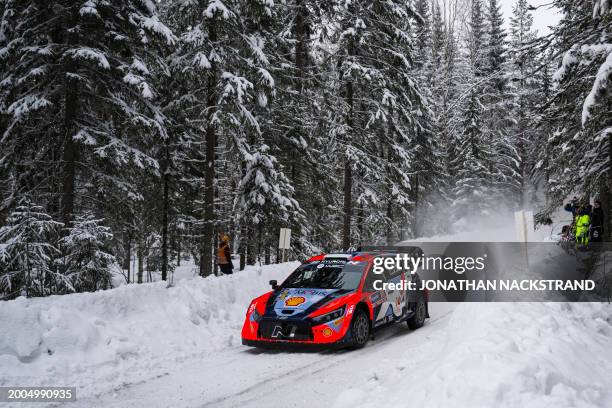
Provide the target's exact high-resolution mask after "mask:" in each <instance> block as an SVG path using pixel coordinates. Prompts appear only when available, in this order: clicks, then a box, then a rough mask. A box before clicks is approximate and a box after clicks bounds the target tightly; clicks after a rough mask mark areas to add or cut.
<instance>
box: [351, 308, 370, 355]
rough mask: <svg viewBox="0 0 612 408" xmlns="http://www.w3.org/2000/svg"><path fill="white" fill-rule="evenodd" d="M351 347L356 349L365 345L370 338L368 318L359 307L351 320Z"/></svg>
mask: <svg viewBox="0 0 612 408" xmlns="http://www.w3.org/2000/svg"><path fill="white" fill-rule="evenodd" d="M351 339H352V344H351V348H354V349H358V348H361V347H363V346H365V345H366V343H367V342H368V340H369V339H370V319H368V315H367V314H366V313H365V312H364V311H363V310H361V309H358V310H357V311H356V312H355V315H354V316H353V321H352V322H351Z"/></svg>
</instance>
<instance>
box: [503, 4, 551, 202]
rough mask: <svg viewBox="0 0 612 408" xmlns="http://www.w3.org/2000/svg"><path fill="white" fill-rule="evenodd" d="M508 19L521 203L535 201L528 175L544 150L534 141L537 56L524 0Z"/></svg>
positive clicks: (541, 129) (527, 9) (538, 97)
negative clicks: (539, 151)
mask: <svg viewBox="0 0 612 408" xmlns="http://www.w3.org/2000/svg"><path fill="white" fill-rule="evenodd" d="M512 11H513V14H512V16H511V17H510V42H509V58H510V60H511V62H512V66H511V70H512V81H513V82H512V83H513V84H514V86H513V87H514V90H515V99H516V109H515V112H516V114H515V118H514V119H515V126H514V129H515V130H514V134H515V137H516V148H517V154H518V156H519V157H520V165H519V172H520V178H519V180H520V182H521V188H520V189H521V193H522V200H521V202H522V203H523V204H526V203H527V202H536V194H535V193H536V191H535V190H536V186H534V185H533V184H532V183H531V180H530V178H531V177H530V175H531V174H532V173H533V167H534V165H535V163H536V160H537V158H536V155H537V152H538V148H540V147H545V146H541V145H539V144H538V143H537V142H538V141H539V140H540V139H541V136H540V134H539V133H538V132H541V131H543V128H542V127H540V128H538V129H537V130H536V126H534V125H535V124H539V123H540V121H539V114H538V113H537V112H536V106H537V104H538V103H539V102H540V94H539V89H538V87H537V85H538V82H537V81H538V78H537V76H534V75H531V68H530V64H531V62H532V61H534V60H536V61H537V58H538V56H537V55H534V53H533V48H532V47H531V45H532V44H533V43H534V42H535V40H536V33H535V32H534V31H532V25H533V16H532V15H531V13H530V11H529V4H528V3H527V1H526V0H518V1H517V2H516V4H515V5H514V7H513V8H512Z"/></svg>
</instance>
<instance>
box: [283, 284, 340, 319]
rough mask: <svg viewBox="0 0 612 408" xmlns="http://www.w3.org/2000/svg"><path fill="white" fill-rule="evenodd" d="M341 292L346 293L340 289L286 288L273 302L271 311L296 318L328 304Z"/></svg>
mask: <svg viewBox="0 0 612 408" xmlns="http://www.w3.org/2000/svg"><path fill="white" fill-rule="evenodd" d="M339 292H343V293H346V291H342V290H340V289H298V288H285V289H281V290H280V292H279V293H278V295H277V296H276V298H275V299H274V300H273V301H272V304H271V306H272V307H271V309H272V311H273V312H274V313H275V314H276V315H277V316H287V317H289V316H294V315H297V314H300V313H302V312H304V311H307V310H309V309H311V308H312V309H315V308H317V307H318V306H320V305H322V304H324V303H327V301H329V300H331V299H333V298H336V297H337V296H338V295H340V293H339ZM313 306H314V307H313Z"/></svg>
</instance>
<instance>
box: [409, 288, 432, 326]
mask: <svg viewBox="0 0 612 408" xmlns="http://www.w3.org/2000/svg"><path fill="white" fill-rule="evenodd" d="M426 317H427V303H425V299H424V297H423V295H422V294H421V295H419V296H418V298H417V301H416V303H415V304H414V315H413V316H412V317H411V318H410V319H408V327H410V328H411V329H412V330H414V329H418V328H419V327H422V326H423V325H424V324H425V318H426Z"/></svg>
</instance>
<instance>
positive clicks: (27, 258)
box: [0, 199, 63, 299]
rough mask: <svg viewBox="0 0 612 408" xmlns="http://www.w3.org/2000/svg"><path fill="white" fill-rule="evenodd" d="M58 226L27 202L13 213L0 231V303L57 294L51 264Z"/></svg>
mask: <svg viewBox="0 0 612 408" xmlns="http://www.w3.org/2000/svg"><path fill="white" fill-rule="evenodd" d="M62 226H63V224H62V223H59V222H56V221H53V220H52V218H51V216H50V215H49V214H47V213H46V212H45V210H44V209H43V208H42V207H41V206H39V205H35V204H32V203H31V202H30V201H29V200H28V199H22V200H21V202H20V203H19V204H18V205H17V206H16V207H15V208H14V209H13V211H12V212H11V213H10V215H9V216H8V217H7V220H6V224H5V225H4V226H2V227H0V299H12V298H15V297H17V296H28V297H29V296H47V295H50V294H55V293H58V292H57V285H58V273H57V269H56V268H55V265H54V260H55V259H56V258H57V257H58V256H59V250H58V249H57V246H56V243H57V239H58V237H59V230H60V228H61V227H62Z"/></svg>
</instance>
